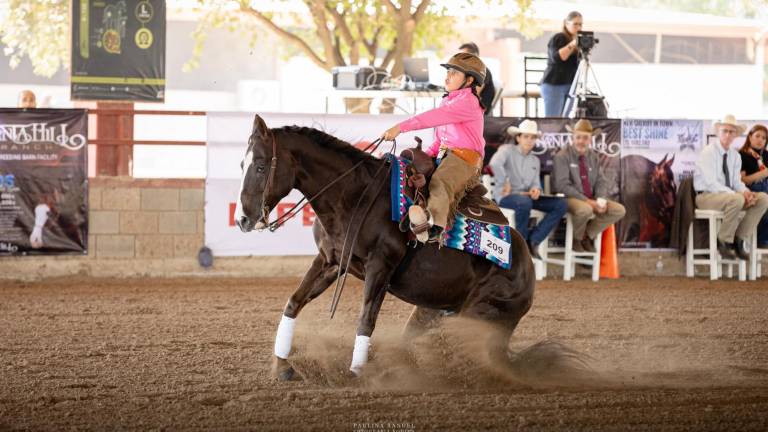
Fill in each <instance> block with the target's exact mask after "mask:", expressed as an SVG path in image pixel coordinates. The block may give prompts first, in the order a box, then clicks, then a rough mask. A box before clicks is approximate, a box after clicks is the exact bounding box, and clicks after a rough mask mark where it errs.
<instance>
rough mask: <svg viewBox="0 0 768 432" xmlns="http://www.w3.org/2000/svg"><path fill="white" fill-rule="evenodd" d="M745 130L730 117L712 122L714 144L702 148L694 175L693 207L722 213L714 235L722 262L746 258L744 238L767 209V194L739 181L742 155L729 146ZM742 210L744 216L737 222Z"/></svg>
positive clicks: (749, 233) (750, 232) (747, 256)
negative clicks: (744, 212) (694, 193)
mask: <svg viewBox="0 0 768 432" xmlns="http://www.w3.org/2000/svg"><path fill="white" fill-rule="evenodd" d="M746 129H747V127H746V126H745V125H743V124H739V123H738V122H737V121H736V118H735V117H734V116H733V115H731V114H728V115H726V116H725V118H723V119H722V120H720V121H717V122H715V134H716V135H717V142H716V143H712V144H709V145H707V146H705V147H704V149H703V150H702V151H701V154H699V158H698V159H697V160H696V170H695V171H694V174H693V188H694V189H695V190H696V207H697V208H700V209H706V210H719V211H722V212H723V213H725V217H724V218H723V224H722V225H721V226H720V231H719V232H718V233H717V250H718V252H720V255H721V256H722V257H723V258H724V259H734V258H736V256H738V257H739V258H741V259H748V258H749V255H748V254H747V251H746V250H745V249H744V239H746V238H748V237H749V236H750V235H752V233H753V232H754V230H755V227H757V224H758V223H759V222H760V218H762V217H763V214H764V213H765V210H766V209H768V195H766V194H765V193H764V192H752V191H750V190H749V189H748V188H747V186H746V185H745V184H744V182H742V181H741V156H740V155H739V152H738V150H737V149H736V148H732V147H731V144H732V143H733V140H734V139H736V137H737V136H740V135H742V134H743V133H744V131H745V130H746ZM742 210H745V211H746V214H745V216H744V218H743V219H742V220H741V221H739V213H740V212H741V211H742Z"/></svg>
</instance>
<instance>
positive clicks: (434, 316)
mask: <svg viewBox="0 0 768 432" xmlns="http://www.w3.org/2000/svg"><path fill="white" fill-rule="evenodd" d="M441 316H442V311H440V310H437V309H428V308H424V307H419V306H416V307H414V308H413V312H411V316H410V318H408V322H407V323H406V324H405V328H403V339H405V340H406V341H407V340H411V339H413V338H415V337H418V336H419V335H421V334H423V333H424V332H425V331H427V330H428V329H429V328H431V327H433V326H434V325H435V324H436V322H437V321H438V320H439V319H440V317H441Z"/></svg>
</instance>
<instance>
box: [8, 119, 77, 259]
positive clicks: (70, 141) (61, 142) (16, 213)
mask: <svg viewBox="0 0 768 432" xmlns="http://www.w3.org/2000/svg"><path fill="white" fill-rule="evenodd" d="M87 127H88V116H87V114H86V111H85V110H80V109H74V110H61V109H32V110H19V109H0V255H27V254H30V255H44V254H65V253H80V254H85V253H87V240H88V206H87V197H88V177H87V176H88V163H87V155H88V146H87V144H88V143H87V137H88V129H87Z"/></svg>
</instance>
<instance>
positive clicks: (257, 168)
mask: <svg viewBox="0 0 768 432" xmlns="http://www.w3.org/2000/svg"><path fill="white" fill-rule="evenodd" d="M256 172H258V173H263V172H264V165H259V166H257V167H256Z"/></svg>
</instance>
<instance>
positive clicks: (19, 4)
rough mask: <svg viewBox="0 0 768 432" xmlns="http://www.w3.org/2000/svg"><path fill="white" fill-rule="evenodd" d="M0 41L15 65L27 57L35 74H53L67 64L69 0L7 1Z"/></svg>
mask: <svg viewBox="0 0 768 432" xmlns="http://www.w3.org/2000/svg"><path fill="white" fill-rule="evenodd" d="M8 8H9V9H8V11H7V15H6V17H5V22H3V23H2V25H0V41H2V43H3V45H5V55H7V56H9V57H10V65H11V67H12V68H15V67H16V66H18V65H19V62H21V59H22V58H23V57H25V56H26V57H29V59H30V60H31V62H32V67H33V68H34V73H35V74H36V75H41V76H45V77H51V76H53V75H54V74H55V73H56V71H58V70H59V68H60V67H68V66H69V52H70V51H69V1H68V0H9V1H8Z"/></svg>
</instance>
